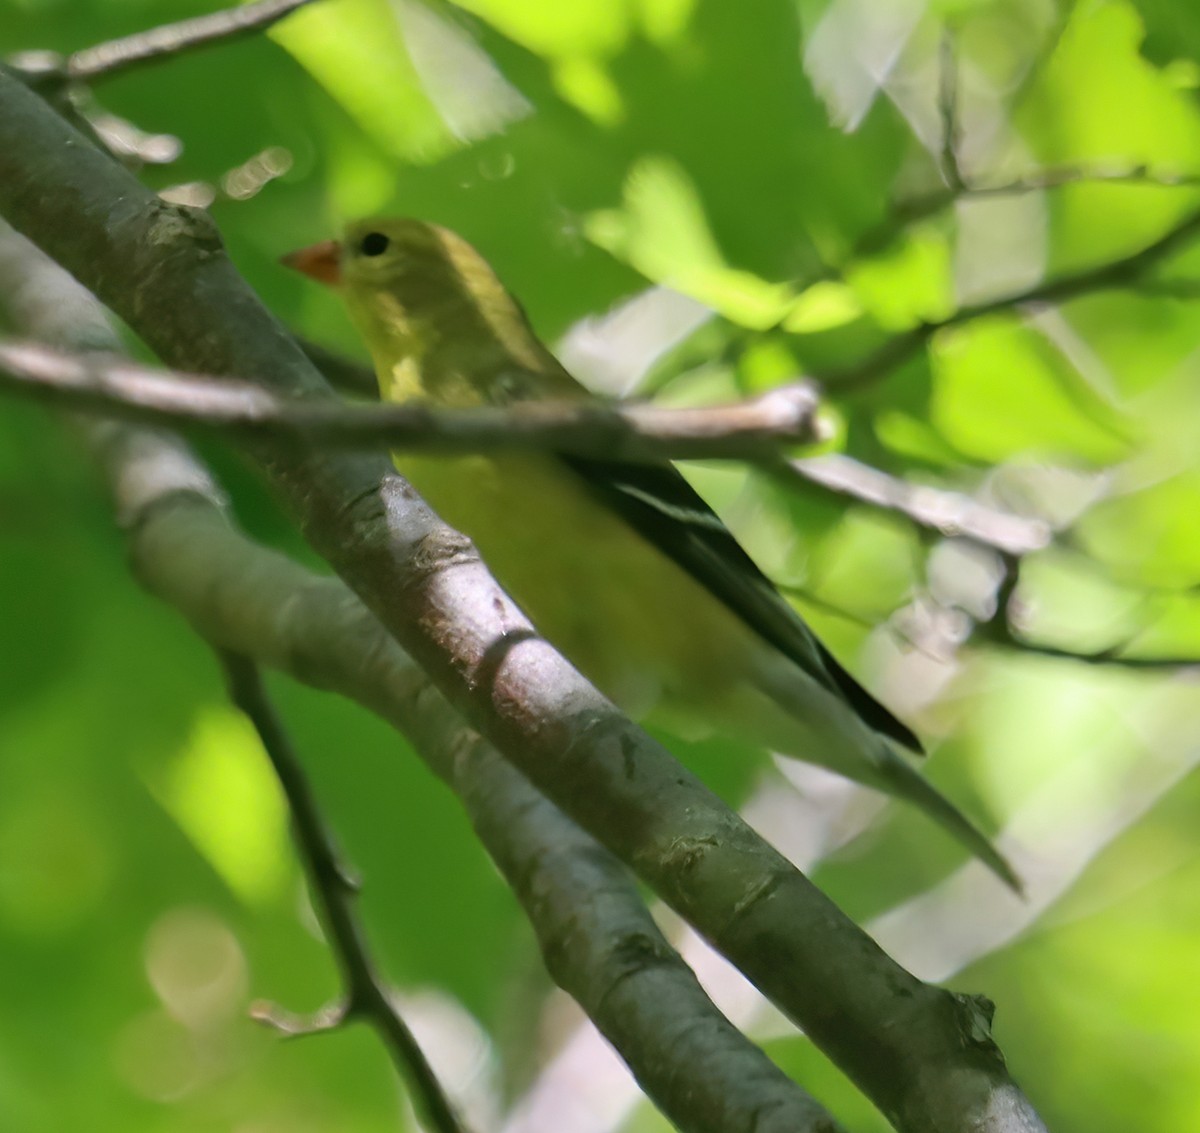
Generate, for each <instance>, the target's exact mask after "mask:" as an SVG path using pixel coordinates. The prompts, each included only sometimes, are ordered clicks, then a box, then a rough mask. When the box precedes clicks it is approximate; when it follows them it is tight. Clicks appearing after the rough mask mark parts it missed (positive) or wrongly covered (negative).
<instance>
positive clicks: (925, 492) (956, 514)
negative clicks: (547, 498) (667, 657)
mask: <svg viewBox="0 0 1200 1133" xmlns="http://www.w3.org/2000/svg"><path fill="white" fill-rule="evenodd" d="M2 357H3V356H2V355H0V360H2ZM770 468H771V471H772V472H773V473H774V474H775V475H776V477H778V478H779V479H781V480H783V481H784V482H789V481H795V480H796V479H800V480H803V481H804V482H805V483H808V484H815V485H816V486H818V487H820V488H823V489H824V490H825V491H828V492H834V493H837V494H838V495H843V496H848V497H850V498H851V499H853V500H857V501H858V502H859V503H864V504H869V505H871V506H873V507H877V508H882V509H883V510H885V511H894V512H899V513H900V514H901V515H904V516H907V517H908V518H909V519H910V520H912V521H913V522H914V523H917V524H919V525H920V526H922V527H928V528H930V529H932V530H934V531H938V532H940V533H941V534H942V535H946V536H949V537H957V538H963V539H970V540H971V541H972V542H974V543H979V544H982V545H983V546H985V547H991V548H993V549H995V550H998V551H1003V552H1006V553H1009V554H1015V555H1026V554H1029V553H1030V552H1032V551H1038V550H1041V549H1042V548H1043V547H1046V546H1048V545H1049V543H1050V538H1051V534H1052V532H1051V529H1050V525H1049V524H1048V523H1046V522H1045V521H1044V520H1041V519H1028V518H1026V517H1024V516H1020V515H1014V514H1013V513H1012V512H1006V511H1000V510H998V509H997V508H992V507H988V506H987V505H986V504H981V503H980V502H979V501H978V500H973V499H972V498H971V497H970V496H968V495H965V494H964V493H962V492H951V491H946V490H945V489H942V488H934V487H930V486H928V485H924V484H910V483H909V482H908V481H906V480H901V479H899V478H897V477H895V476H890V475H889V474H888V473H886V472H882V471H880V470H879V469H878V468H872V467H871V466H870V465H867V464H863V463H862V462H861V461H858V460H855V459H854V458H853V457H849V456H845V455H842V454H830V455H827V456H814V457H809V458H806V459H803V460H785V461H779V462H777V463H775V464H773V465H771V466H770Z"/></svg>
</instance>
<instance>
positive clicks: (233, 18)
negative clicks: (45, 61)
mask: <svg viewBox="0 0 1200 1133" xmlns="http://www.w3.org/2000/svg"><path fill="white" fill-rule="evenodd" d="M311 3H312V0H257V3H254V4H244V5H242V6H241V7H237V8H226V9H224V10H223V11H220V12H211V13H209V14H208V15H204V16H195V17H193V18H192V19H189V20H180V21H179V22H178V23H174V24H164V25H163V26H161V27H157V28H151V29H150V30H149V31H143V32H138V33H137V34H136V35H128V36H124V37H122V38H121V39H111V40H109V41H108V42H106V43H98V44H96V45H95V46H94V47H85V48H82V49H81V50H79V51H76V52H73V53H72V54H71V55H70V56H68V57H67V61H66V64H65V65H64V68H63V70H64V73H65V76H66V77H67V78H68V79H73V80H75V81H77V82H94V81H95V80H96V79H106V78H110V77H111V76H113V75H115V74H118V73H120V72H121V71H127V70H129V68H131V67H136V66H139V65H141V64H145V63H153V62H156V61H158V60H162V59H170V58H172V57H173V56H176V55H181V54H183V53H184V52H186V51H196V50H198V49H199V48H201V47H208V46H209V45H211V44H213V43H220V42H228V41H230V40H233V39H240V38H241V37H242V36H246V35H250V34H252V33H254V32H258V31H262V30H263V29H264V28H268V27H270V26H271V25H272V24H274V23H278V22H279V21H280V20H282V19H283V17H284V16H289V15H291V14H292V12H294V11H296V10H297V9H298V8H303V7H304V6H305V5H306V4H311Z"/></svg>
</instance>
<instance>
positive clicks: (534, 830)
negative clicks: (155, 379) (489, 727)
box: [0, 224, 840, 1133]
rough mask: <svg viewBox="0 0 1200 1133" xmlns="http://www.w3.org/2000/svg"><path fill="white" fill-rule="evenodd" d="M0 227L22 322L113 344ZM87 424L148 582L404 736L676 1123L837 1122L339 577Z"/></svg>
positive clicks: (171, 469) (192, 474) (722, 1130)
mask: <svg viewBox="0 0 1200 1133" xmlns="http://www.w3.org/2000/svg"><path fill="white" fill-rule="evenodd" d="M0 232H8V238H7V240H5V239H0V296H2V295H3V293H4V292H5V291H6V290H7V291H9V294H8V295H7V296H6V298H8V299H9V300H10V301H11V304H12V307H13V313H14V314H15V315H16V316H17V317H18V322H19V324H20V325H21V326H22V328H23V329H24V330H26V331H27V332H29V333H37V334H39V335H44V336H45V337H47V338H48V339H50V340H51V341H55V342H59V343H61V344H63V345H68V346H73V347H77V348H91V349H101V350H107V351H111V350H114V349H116V348H117V345H118V344H117V342H116V339H115V337H114V336H113V335H112V333H111V331H110V330H109V329H108V327H107V325H106V324H105V322H104V320H103V318H102V317H101V316H100V315H99V313H98V310H97V305H96V303H95V300H94V299H92V298H91V296H89V295H87V294H86V293H85V292H83V290H82V289H81V288H80V287H79V286H78V285H77V284H76V283H74V281H72V280H71V279H70V278H69V277H68V276H67V275H66V273H65V272H63V271H62V270H61V269H59V268H58V267H56V266H54V265H52V264H50V262H49V261H48V260H46V259H45V257H43V256H42V255H41V254H40V253H38V252H37V251H36V249H34V248H33V247H32V245H30V244H28V243H27V242H26V241H25V240H23V239H22V238H21V237H19V236H16V235H15V234H12V233H11V232H9V231H8V230H7V229H5V228H4V226H3V225H2V224H0ZM6 253H7V254H6ZM13 289H15V290H13ZM85 436H87V437H88V438H89V441H90V444H89V447H90V448H91V450H92V452H93V455H94V456H95V457H96V458H97V460H98V462H99V464H100V467H101V468H102V470H103V472H104V474H105V477H106V479H107V481H108V483H109V487H110V490H111V492H112V495H113V498H114V503H115V505H116V510H117V513H118V515H119V517H120V519H121V522H122V525H123V527H124V529H125V532H126V537H127V541H128V547H129V552H130V558H131V561H132V564H133V567H134V570H135V572H136V574H137V575H138V577H139V578H140V579H141V581H142V583H143V585H145V586H146V587H147V589H149V590H150V591H151V592H153V593H155V594H157V595H158V596H159V597H161V598H163V599H164V600H165V601H167V602H169V603H170V604H171V605H173V606H174V607H175V608H176V609H178V610H179V611H180V612H181V613H182V614H183V615H184V616H185V617H186V618H187V619H188V620H189V621H190V622H191V623H192V625H193V626H194V627H195V628H196V630H197V632H198V633H200V634H201V635H202V636H203V637H204V638H205V639H207V640H208V641H210V642H212V643H214V644H215V645H217V646H218V647H220V648H224V649H228V650H234V651H238V652H240V653H242V654H244V655H246V656H251V657H254V658H255V659H257V660H258V661H260V662H261V663H263V664H267V665H271V666H273V667H275V668H277V669H279V670H281V671H283V672H286V673H289V674H290V675H291V676H293V677H295V678H296V679H297V680H301V681H303V682H305V683H307V684H309V685H312V686H313V687H315V688H319V689H325V690H329V691H333V692H337V693H340V694H342V695H344V696H347V697H349V698H351V699H353V700H355V701H357V702H358V703H360V704H362V705H363V706H364V707H366V708H368V709H369V710H371V711H373V712H376V713H378V714H379V715H380V716H382V717H383V718H384V719H386V720H388V721H389V722H391V723H392V724H393V725H394V726H395V727H396V728H397V729H398V730H399V731H401V732H403V733H404V734H405V735H406V736H408V737H409V738H410V740H411V741H412V742H413V744H414V745H415V747H416V750H417V752H418V754H419V755H420V756H421V757H422V759H423V760H424V761H425V762H426V763H427V764H428V766H429V767H430V769H431V770H432V771H433V772H434V773H435V774H437V775H439V776H440V777H441V778H443V779H444V780H446V782H447V783H448V784H449V785H450V786H451V787H452V789H453V790H454V791H455V792H456V794H457V795H458V796H459V797H460V799H461V800H462V801H463V803H464V805H465V807H466V809H467V811H468V813H469V815H470V817H471V820H472V822H473V824H474V825H475V828H476V830H477V831H478V832H479V835H480V838H481V840H482V842H483V844H484V846H485V847H486V849H487V851H488V853H490V854H491V856H492V857H493V859H495V861H496V863H497V865H498V866H499V867H500V869H501V871H502V872H503V873H504V875H505V877H506V879H507V880H508V883H509V884H510V885H511V886H512V887H513V889H514V891H515V892H516V895H517V897H518V899H519V900H520V902H521V904H522V905H523V907H524V908H525V911H526V913H527V914H528V916H529V919H530V921H531V923H532V924H533V927H534V930H535V932H536V933H537V936H538V940H539V942H540V944H541V948H542V953H543V955H544V957H545V960H546V964H547V967H548V968H549V969H550V972H551V974H552V975H553V976H554V978H555V980H556V981H557V982H558V983H559V984H560V986H561V987H563V988H564V990H566V991H567V992H569V993H570V994H571V995H572V996H574V998H575V999H576V1000H577V1001H578V1002H579V1004H580V1006H581V1007H582V1008H583V1009H584V1011H586V1012H587V1013H588V1015H590V1016H591V1018H592V1019H593V1021H594V1022H595V1023H596V1025H597V1027H599V1029H600V1030H601V1031H602V1032H603V1034H604V1035H605V1036H606V1037H607V1038H608V1040H609V1041H610V1042H611V1043H612V1044H613V1046H614V1047H615V1048H616V1049H617V1051H618V1052H619V1053H620V1054H621V1056H622V1057H623V1058H624V1059H625V1061H626V1063H627V1064H628V1065H629V1067H630V1069H631V1070H632V1071H633V1073H634V1075H635V1077H636V1078H637V1079H638V1082H639V1083H640V1084H641V1086H642V1088H643V1089H644V1090H645V1091H646V1093H647V1094H648V1095H649V1096H650V1097H651V1098H652V1099H653V1100H654V1101H655V1102H656V1103H657V1104H658V1106H659V1107H660V1108H661V1109H662V1111H663V1113H664V1114H666V1116H667V1117H668V1118H669V1119H670V1121H671V1122H672V1123H673V1124H674V1125H676V1126H677V1127H678V1128H679V1129H681V1130H683V1131H685V1133H838V1130H839V1128H840V1127H839V1126H838V1125H837V1123H836V1122H835V1121H834V1120H833V1118H832V1117H831V1116H830V1115H829V1114H828V1113H827V1112H826V1111H825V1110H824V1109H823V1108H822V1107H821V1106H820V1105H818V1104H817V1103H816V1102H815V1101H814V1100H813V1099H811V1098H810V1097H809V1096H808V1095H807V1094H805V1093H804V1091H803V1090H801V1089H800V1088H799V1087H798V1086H796V1085H795V1084H794V1083H792V1082H791V1081H789V1080H788V1078H787V1077H785V1076H784V1075H783V1074H782V1073H781V1072H780V1071H779V1070H778V1069H777V1068H776V1067H775V1066H774V1065H773V1064H772V1063H771V1062H770V1061H769V1060H768V1059H767V1058H766V1057H765V1056H764V1055H763V1053H762V1052H761V1051H760V1050H758V1048H757V1047H755V1046H754V1045H753V1044H752V1043H750V1042H749V1041H747V1039H746V1038H745V1037H744V1036H742V1035H741V1034H740V1033H739V1032H738V1030H737V1029H736V1028H735V1027H733V1026H732V1025H731V1024H730V1023H729V1022H728V1020H726V1019H725V1017H724V1016H723V1015H722V1014H721V1013H720V1012H719V1011H718V1010H717V1009H716V1007H714V1006H713V1004H712V1002H711V1001H710V1000H709V999H708V997H707V996H706V995H705V994H704V992H703V990H702V989H701V988H700V985H699V984H698V983H697V982H696V978H695V976H694V975H693V974H692V971H691V969H690V968H688V966H687V965H686V964H685V963H684V962H683V960H682V959H680V957H679V955H678V954H677V953H676V952H675V951H674V950H673V949H672V948H671V947H670V945H669V944H668V943H667V941H666V940H665V939H664V938H663V936H662V934H661V933H660V932H659V930H658V928H657V926H656V925H655V922H654V920H653V918H652V917H651V916H650V914H649V912H648V911H647V909H646V907H645V905H644V904H643V902H642V899H641V896H640V894H639V893H638V891H637V888H636V886H635V885H634V883H633V880H632V878H631V877H630V876H629V874H628V872H627V871H626V870H625V869H624V868H623V867H622V866H621V865H620V863H618V862H617V861H616V860H615V859H614V858H613V857H612V856H611V855H610V854H609V853H607V852H606V851H605V850H604V849H603V848H602V847H601V846H599V845H598V844H597V843H596V842H595V841H594V840H593V839H592V838H590V837H589V836H588V835H587V834H585V833H584V832H583V831H582V830H581V829H580V828H579V827H578V826H576V825H575V824H574V823H573V822H571V821H570V820H569V819H567V818H566V817H565V816H564V815H563V814H562V812H561V811H559V810H558V809H557V808H556V807H555V806H554V805H553V804H552V803H550V802H549V801H548V800H547V799H546V798H544V797H543V796H542V795H540V794H539V793H538V792H537V791H536V790H534V789H533V787H532V786H530V784H529V782H528V780H526V779H525V778H524V777H523V776H522V775H521V774H520V773H519V772H517V771H516V770H515V769H514V768H513V767H511V766H510V765H509V764H507V763H506V762H504V760H502V759H501V758H500V757H499V755H498V754H497V753H496V752H495V750H494V749H492V748H491V747H489V746H488V745H487V744H486V743H484V742H483V741H482V740H480V739H479V737H478V736H476V735H473V734H472V733H470V732H468V730H467V728H466V725H465V724H464V722H463V720H462V717H461V716H459V715H458V713H456V712H455V711H454V710H453V709H452V708H451V707H450V705H449V704H448V703H447V702H446V700H445V699H444V698H443V697H442V696H441V695H440V694H439V693H438V692H437V690H436V689H434V688H433V687H432V686H431V685H430V684H429V681H428V679H427V678H426V677H425V675H424V674H423V673H422V672H421V671H420V670H419V669H418V668H417V667H416V666H415V665H414V664H413V663H412V661H411V660H410V659H409V658H408V657H407V656H406V655H405V654H404V653H403V652H402V651H401V649H400V647H399V646H398V645H396V643H395V642H394V641H393V640H392V639H391V638H390V637H389V636H388V635H387V634H386V633H385V632H384V630H383V628H382V627H381V626H380V624H379V622H378V621H377V620H376V619H375V618H374V617H372V616H371V614H370V613H368V611H367V610H365V609H364V608H363V606H362V605H361V603H359V602H358V600H357V599H356V598H355V597H354V596H353V595H352V594H351V593H350V592H349V591H348V590H347V589H346V588H345V586H343V585H342V584H341V582H339V581H338V580H337V579H332V578H321V577H318V576H316V575H313V574H311V573H309V572H308V571H306V570H304V569H302V568H301V567H299V566H297V565H296V564H294V563H293V562H291V561H290V560H288V559H286V558H284V557H283V556H281V555H278V554H276V553H275V552H273V551H269V550H266V549H265V548H262V547H259V546H256V545H255V544H253V543H251V542H250V541H249V540H248V539H246V538H245V537H244V536H243V535H241V534H239V533H238V532H237V531H236V530H235V529H234V528H233V527H232V525H231V523H230V520H229V517H228V515H227V514H226V513H225V509H224V503H223V500H222V498H221V496H220V493H219V492H218V491H217V490H216V488H215V486H214V485H213V483H212V481H211V479H210V478H209V477H208V475H207V473H206V472H205V470H204V469H203V468H202V467H201V466H199V465H198V464H197V463H196V461H195V459H194V457H192V455H191V454H190V453H189V452H188V451H187V450H186V449H184V448H183V446H182V445H180V444H179V443H178V442H177V441H175V440H174V439H173V438H171V437H170V436H167V435H165V434H161V433H158V432H152V431H149V430H146V429H142V428H136V427H132V426H129V425H126V424H122V423H118V422H91V423H89V424H88V425H87V428H86V430H85ZM336 1018H337V1017H336V1016H335V1017H334V1019H333V1021H334V1022H336ZM312 1025H313V1024H312V1021H311V1020H305V1021H303V1022H302V1023H301V1026H302V1027H304V1028H306V1029H311V1027H312Z"/></svg>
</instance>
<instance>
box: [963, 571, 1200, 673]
mask: <svg viewBox="0 0 1200 1133" xmlns="http://www.w3.org/2000/svg"><path fill="white" fill-rule="evenodd" d="M1002 559H1003V566H1004V573H1003V575H1002V577H1001V579H1000V585H999V586H998V587H997V590H996V609H995V611H994V613H993V614H992V616H991V617H990V618H988V619H987V620H986V621H982V622H979V623H977V624H976V626H975V628H974V630H973V631H972V633H971V639H972V640H973V641H975V642H983V643H986V644H989V645H997V646H1000V647H1001V648H1004V649H1012V650H1015V651H1017V652H1020V653H1033V654H1036V655H1037V656H1040V657H1054V658H1058V659H1060V660H1063V661H1078V662H1081V663H1082V664H1085V665H1112V666H1116V667H1120V668H1123V669H1148V670H1160V671H1161V670H1164V669H1191V668H1196V667H1197V666H1200V657H1187V656H1178V657H1172V656H1165V655H1164V656H1159V657H1146V656H1135V655H1131V654H1129V653H1126V652H1125V650H1126V649H1128V648H1129V645H1130V644H1131V642H1133V641H1134V640H1135V639H1136V638H1137V637H1138V636H1139V634H1140V632H1141V631H1140V630H1139V631H1138V633H1134V634H1132V635H1130V636H1129V637H1127V638H1126V640H1125V641H1121V642H1117V643H1116V644H1113V645H1109V646H1106V647H1105V648H1104V649H1091V650H1080V649H1067V648H1066V647H1064V646H1059V645H1048V644H1045V643H1042V642H1037V641H1030V640H1029V638H1028V637H1026V636H1025V634H1024V633H1022V632H1021V631H1019V630H1018V629H1017V628H1016V625H1015V624H1014V617H1015V616H1016V617H1019V611H1014V607H1016V606H1017V604H1018V602H1019V597H1018V593H1019V589H1020V585H1021V559H1020V558H1019V557H1018V556H1017V555H1013V554H1005V555H1003V556H1002Z"/></svg>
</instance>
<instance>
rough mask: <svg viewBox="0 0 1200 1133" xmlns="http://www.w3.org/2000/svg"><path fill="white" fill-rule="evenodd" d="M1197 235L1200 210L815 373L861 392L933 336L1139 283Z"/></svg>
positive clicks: (830, 382) (846, 389) (844, 388)
mask: <svg viewBox="0 0 1200 1133" xmlns="http://www.w3.org/2000/svg"><path fill="white" fill-rule="evenodd" d="M1198 232H1200V209H1197V210H1194V211H1192V212H1190V213H1188V215H1187V216H1186V217H1185V218H1184V219H1183V220H1182V221H1180V222H1179V223H1178V224H1177V225H1175V227H1174V228H1172V229H1170V230H1169V231H1168V232H1166V233H1164V234H1163V235H1162V236H1160V237H1159V238H1158V239H1157V240H1155V241H1154V242H1153V243H1152V244H1148V245H1147V246H1146V247H1145V248H1142V249H1140V250H1139V251H1137V252H1134V253H1132V254H1131V255H1128V256H1124V257H1122V258H1121V259H1118V260H1112V261H1110V262H1109V263H1106V264H1100V265H1099V266H1098V267H1094V268H1086V269H1084V270H1082V271H1078V272H1072V273H1070V274H1068V275H1062V276H1059V277H1057V278H1055V279H1047V280H1043V281H1042V282H1041V283H1039V284H1037V285H1036V286H1034V287H1030V288H1028V289H1027V290H1025V291H1018V292H1014V293H1012V294H1009V295H1001V296H998V297H997V298H995V299H988V300H985V301H984V302H982V303H973V304H970V305H968V306H965V307H960V308H959V309H958V310H957V311H955V312H953V313H952V314H950V315H947V316H946V317H945V318H944V319H936V320H933V321H931V322H926V323H920V324H919V325H918V326H915V327H913V328H912V330H909V331H905V332H904V333H903V334H899V335H897V336H896V337H895V338H892V339H889V340H888V341H887V342H885V343H883V345H882V346H880V347H878V348H877V349H876V350H874V351H873V352H871V353H870V354H868V355H867V357H866V358H864V359H862V360H861V361H860V362H856V363H855V364H854V365H852V366H848V367H845V368H844V369H840V370H830V371H826V372H824V373H820V374H817V375H816V376H817V377H818V378H819V379H820V381H821V382H822V384H824V385H827V386H829V388H830V389H832V390H836V391H838V392H841V393H845V392H849V391H852V390H860V389H862V388H863V387H865V386H868V385H870V384H872V383H873V382H875V381H878V380H879V379H880V378H882V377H884V376H885V375H886V374H888V373H889V372H891V371H892V370H893V369H895V368H896V367H897V366H899V365H901V364H902V363H904V362H906V361H908V359H909V358H911V357H912V356H913V355H914V354H916V353H917V352H918V351H919V350H920V349H921V348H922V347H923V346H924V345H925V344H926V343H927V342H928V341H929V340H930V339H931V338H932V337H933V336H934V335H935V334H937V333H938V332H939V331H942V330H947V329H948V328H950V327H955V326H960V325H962V324H963V323H967V322H970V321H972V320H974V319H981V318H986V317H987V316H989V315H998V314H1004V313H1006V312H1011V311H1017V310H1020V309H1021V308H1023V307H1030V306H1038V305H1041V304H1057V303H1064V302H1066V301H1067V300H1070V299H1076V298H1078V297H1079V296H1081V295H1087V294H1091V293H1093V292H1096V291H1109V290H1113V289H1117V288H1131V287H1135V286H1138V285H1140V284H1141V282H1142V277H1143V276H1144V275H1145V274H1146V273H1147V272H1148V271H1149V270H1150V269H1152V268H1153V267H1155V266H1157V265H1158V264H1159V263H1161V262H1162V261H1163V260H1165V259H1166V258H1167V257H1168V256H1170V255H1171V254H1172V253H1174V252H1176V251H1178V250H1179V248H1180V247H1182V246H1183V245H1184V244H1186V243H1187V242H1188V241H1190V240H1192V239H1193V238H1194V237H1195V236H1196V235H1197V233H1198Z"/></svg>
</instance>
